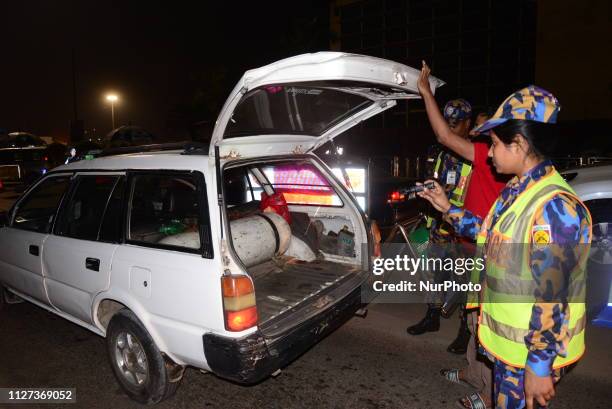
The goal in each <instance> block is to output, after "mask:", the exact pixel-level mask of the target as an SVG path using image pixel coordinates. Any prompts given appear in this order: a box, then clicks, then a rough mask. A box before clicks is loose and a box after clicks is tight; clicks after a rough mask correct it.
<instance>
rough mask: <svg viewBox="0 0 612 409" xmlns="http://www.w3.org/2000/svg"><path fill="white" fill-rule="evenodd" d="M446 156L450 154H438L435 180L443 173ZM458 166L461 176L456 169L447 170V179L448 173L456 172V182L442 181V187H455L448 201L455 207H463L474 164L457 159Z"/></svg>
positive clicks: (443, 152) (444, 152) (449, 194)
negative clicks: (447, 185) (446, 185)
mask: <svg viewBox="0 0 612 409" xmlns="http://www.w3.org/2000/svg"><path fill="white" fill-rule="evenodd" d="M445 155H449V153H448V152H446V151H442V152H440V154H438V159H437V161H436V166H435V167H434V178H436V179H437V178H438V177H439V176H440V173H441V172H442V169H441V168H442V165H443V163H444V161H443V158H444V156H445ZM457 164H458V168H459V174H458V175H457V174H456V172H457V170H455V169H447V171H446V172H447V179H448V172H455V177H454V179H455V180H454V181H453V182H452V183H451V182H448V181H445V180H441V181H440V183H441V184H442V185H445V184H451V185H455V187H454V188H453V190H451V191H450V192H449V193H448V200H449V201H450V202H451V203H452V204H454V205H455V206H459V207H463V204H464V203H465V195H466V193H467V190H468V186H469V184H470V176H471V175H472V164H471V163H469V162H465V161H463V160H461V159H457Z"/></svg>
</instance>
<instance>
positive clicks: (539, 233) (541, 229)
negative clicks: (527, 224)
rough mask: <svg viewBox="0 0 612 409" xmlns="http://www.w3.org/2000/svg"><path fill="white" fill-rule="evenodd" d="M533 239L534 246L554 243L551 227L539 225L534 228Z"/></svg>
mask: <svg viewBox="0 0 612 409" xmlns="http://www.w3.org/2000/svg"><path fill="white" fill-rule="evenodd" d="M531 237H532V241H533V243H534V244H549V243H550V242H551V241H552V237H551V235H550V225H549V224H538V225H535V226H533V231H532V234H531Z"/></svg>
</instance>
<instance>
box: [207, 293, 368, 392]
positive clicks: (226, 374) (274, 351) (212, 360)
mask: <svg viewBox="0 0 612 409" xmlns="http://www.w3.org/2000/svg"><path fill="white" fill-rule="evenodd" d="M361 307H362V303H361V288H360V287H358V288H356V289H355V290H353V291H352V292H351V293H350V294H349V295H347V296H346V297H344V298H343V299H341V300H340V301H338V302H337V303H336V304H334V305H333V306H331V307H329V308H328V309H327V310H325V311H324V312H322V313H321V314H318V315H316V316H314V317H312V318H310V319H309V320H307V321H305V322H303V323H302V324H300V325H298V326H296V327H294V328H292V329H291V330H290V331H289V332H287V333H286V334H283V335H282V336H281V337H279V338H276V339H275V340H272V341H270V340H266V338H265V337H264V335H263V334H262V333H261V332H260V331H257V332H255V333H254V334H252V335H249V336H248V337H244V338H238V339H236V338H227V337H222V336H219V335H215V334H205V335H204V337H203V342H204V354H205V356H206V361H207V362H208V365H209V367H210V369H211V370H212V372H213V373H215V374H216V375H218V376H220V377H222V378H227V379H230V380H232V381H234V382H238V383H242V384H253V383H257V382H259V381H261V380H263V379H265V378H267V377H268V376H269V375H271V374H272V373H274V372H275V371H276V370H278V369H280V368H282V367H284V366H285V365H287V364H289V363H290V362H291V361H293V360H294V359H295V358H297V357H298V356H300V355H301V354H303V353H304V352H305V351H307V350H308V349H309V348H310V347H312V346H313V345H315V344H316V343H317V342H319V341H320V340H321V339H323V338H324V337H326V336H327V335H328V334H330V333H331V332H333V331H334V330H335V329H336V328H338V327H339V326H341V325H342V324H344V323H345V322H346V321H348V320H349V319H350V318H351V317H352V316H353V315H354V314H355V311H357V310H358V309H359V308H361Z"/></svg>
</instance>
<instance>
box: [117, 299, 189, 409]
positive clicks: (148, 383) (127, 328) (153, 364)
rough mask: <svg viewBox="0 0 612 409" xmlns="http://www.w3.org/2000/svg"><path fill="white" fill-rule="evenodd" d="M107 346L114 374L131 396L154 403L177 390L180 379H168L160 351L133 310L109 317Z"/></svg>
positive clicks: (142, 401)
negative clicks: (173, 380)
mask: <svg viewBox="0 0 612 409" xmlns="http://www.w3.org/2000/svg"><path fill="white" fill-rule="evenodd" d="M106 346H107V351H108V356H109V359H110V363H111V367H112V368H113V372H114V374H115V377H116V378H117V381H118V382H119V384H120V385H121V386H122V388H123V390H124V391H125V392H126V393H127V395H128V396H129V397H130V398H132V399H134V400H135V401H137V402H140V403H145V404H154V403H158V402H161V401H162V400H164V399H167V398H169V397H170V396H172V395H173V394H174V393H175V392H176V389H177V388H178V385H179V384H180V379H178V380H176V381H175V382H171V380H170V376H169V374H168V371H167V369H166V365H165V362H164V358H163V356H162V354H161V352H160V351H159V349H158V348H157V346H156V345H155V342H154V341H153V339H152V338H151V336H150V335H149V333H148V332H147V330H146V329H145V327H144V325H143V324H142V323H141V322H140V320H138V318H137V317H136V315H134V313H133V312H131V311H129V310H127V309H123V310H121V311H119V312H118V313H117V314H115V316H114V317H113V318H112V319H111V321H110V323H109V325H108V330H107V333H106Z"/></svg>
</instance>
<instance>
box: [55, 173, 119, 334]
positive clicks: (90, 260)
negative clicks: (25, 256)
mask: <svg viewBox="0 0 612 409" xmlns="http://www.w3.org/2000/svg"><path fill="white" fill-rule="evenodd" d="M124 186H125V182H124V176H123V175H122V174H120V173H119V174H118V173H81V174H79V173H77V174H76V175H75V178H74V182H73V188H72V189H71V191H70V193H69V194H68V196H67V198H66V200H64V203H63V205H62V208H61V209H60V211H59V213H58V217H57V221H56V223H55V228H54V230H53V234H52V235H50V236H49V237H48V238H47V240H46V242H45V248H44V254H43V268H44V272H45V287H46V289H47V293H48V295H49V300H50V301H51V304H52V305H53V306H54V307H55V308H57V309H58V310H60V311H62V312H65V313H67V314H69V315H71V316H73V317H75V318H77V319H79V320H82V321H84V322H87V323H92V322H93V321H92V301H93V298H94V297H95V295H96V294H98V293H99V292H100V291H103V290H105V289H107V288H108V285H109V280H110V274H111V262H112V258H113V253H114V252H115V250H116V248H117V246H118V244H117V243H118V241H119V240H120V238H121V234H120V231H121V229H120V227H119V225H120V223H121V220H122V217H121V214H122V208H123V206H122V197H123V189H124Z"/></svg>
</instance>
